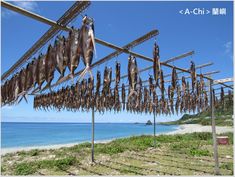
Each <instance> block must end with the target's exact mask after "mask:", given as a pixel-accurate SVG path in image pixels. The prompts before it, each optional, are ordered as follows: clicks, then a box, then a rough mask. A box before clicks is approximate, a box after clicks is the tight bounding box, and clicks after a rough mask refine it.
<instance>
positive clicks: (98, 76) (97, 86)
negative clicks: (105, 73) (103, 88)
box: [96, 71, 101, 96]
mask: <svg viewBox="0 0 235 177" xmlns="http://www.w3.org/2000/svg"><path fill="white" fill-rule="evenodd" d="M100 84H101V74H100V71H97V74H96V96H97V95H98V94H99V93H100Z"/></svg>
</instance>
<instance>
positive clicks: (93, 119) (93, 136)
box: [91, 108, 95, 162]
mask: <svg viewBox="0 0 235 177" xmlns="http://www.w3.org/2000/svg"><path fill="white" fill-rule="evenodd" d="M94 139H95V111H94V108H92V137H91V161H92V162H95V158H94Z"/></svg>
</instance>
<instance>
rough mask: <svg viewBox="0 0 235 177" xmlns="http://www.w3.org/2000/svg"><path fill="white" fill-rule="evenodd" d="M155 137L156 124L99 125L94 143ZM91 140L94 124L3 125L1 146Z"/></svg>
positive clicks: (170, 127) (160, 127) (169, 128)
mask: <svg viewBox="0 0 235 177" xmlns="http://www.w3.org/2000/svg"><path fill="white" fill-rule="evenodd" d="M177 128H178V126H177V125H158V124H157V125H156V133H157V134H159V133H163V132H170V131H174V130H176V129H177ZM143 134H145V135H148V134H153V125H150V126H146V125H145V124H143V123H138V124H134V123H96V124H95V141H97V140H110V139H115V138H121V137H129V136H134V135H143ZM90 140H91V123H8V122H3V123H2V124H1V147H2V148H13V147H14V148H17V147H32V146H43V145H56V144H67V143H81V142H86V141H90Z"/></svg>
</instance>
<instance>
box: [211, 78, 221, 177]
mask: <svg viewBox="0 0 235 177" xmlns="http://www.w3.org/2000/svg"><path fill="white" fill-rule="evenodd" d="M212 85H213V80H210V106H211V126H212V137H213V150H214V160H215V175H220V170H219V158H218V147H217V140H216V128H215V115H214V97H213V88H212Z"/></svg>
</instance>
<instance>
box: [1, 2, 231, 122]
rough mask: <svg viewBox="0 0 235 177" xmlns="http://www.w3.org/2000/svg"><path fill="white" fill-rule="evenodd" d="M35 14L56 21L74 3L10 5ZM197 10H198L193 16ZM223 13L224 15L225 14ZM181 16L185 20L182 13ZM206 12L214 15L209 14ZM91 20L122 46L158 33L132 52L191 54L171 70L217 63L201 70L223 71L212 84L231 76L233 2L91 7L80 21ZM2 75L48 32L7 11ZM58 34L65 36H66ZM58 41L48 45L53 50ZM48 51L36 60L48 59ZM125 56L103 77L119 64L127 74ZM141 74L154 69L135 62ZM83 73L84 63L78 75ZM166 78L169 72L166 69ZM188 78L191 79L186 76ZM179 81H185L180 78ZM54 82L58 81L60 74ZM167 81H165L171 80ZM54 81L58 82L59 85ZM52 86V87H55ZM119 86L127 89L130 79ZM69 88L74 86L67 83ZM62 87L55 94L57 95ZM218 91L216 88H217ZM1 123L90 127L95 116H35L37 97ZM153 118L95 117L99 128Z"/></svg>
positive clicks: (100, 51) (163, 56) (9, 110)
mask: <svg viewBox="0 0 235 177" xmlns="http://www.w3.org/2000/svg"><path fill="white" fill-rule="evenodd" d="M10 3H14V4H15V5H18V6H20V7H22V8H25V9H27V10H29V11H32V12H35V13H37V14H39V15H42V16H44V17H46V18H49V19H51V20H55V21H56V20H57V19H58V18H59V17H60V16H61V15H62V14H63V13H64V12H65V11H66V10H67V9H68V8H69V7H71V6H72V4H73V2H71V1H70V2H36V1H31V2H10ZM213 8H215V9H214V12H216V8H219V9H223V10H224V9H226V14H224V15H222V14H219V15H212V9H213ZM195 9H196V10H195ZM198 9H200V10H204V14H190V15H189V14H185V13H186V12H187V10H189V11H193V10H194V12H198ZM223 10H221V12H224V11H223ZM180 12H181V13H183V14H181V13H180ZM207 12H210V13H208V14H206V13H207ZM85 14H87V15H88V16H90V17H93V18H94V19H95V36H96V37H97V38H100V39H102V40H104V41H107V42H111V43H113V44H115V45H118V46H123V45H125V44H127V43H129V42H131V41H132V40H134V39H136V38H138V37H140V36H142V35H144V34H146V33H147V32H149V31H151V30H153V29H158V30H159V35H158V36H157V37H156V38H153V39H151V40H148V41H146V42H145V43H143V44H141V45H139V46H137V47H135V48H133V49H132V51H134V52H137V53H140V54H142V55H146V56H149V57H152V49H153V43H154V41H155V40H156V41H157V43H158V45H159V47H160V60H161V61H164V60H167V59H169V58H171V57H174V56H177V55H181V54H183V53H186V52H189V51H191V50H194V51H195V54H194V55H193V56H189V57H186V58H184V59H181V60H178V61H176V62H173V63H171V64H172V65H175V66H179V67H183V68H186V69H187V68H189V67H190V61H191V60H193V61H194V62H195V64H196V65H200V64H204V63H208V62H213V63H214V64H213V65H212V66H210V67H207V68H203V69H199V70H197V72H198V73H205V72H210V71H216V70H219V71H220V73H219V74H215V75H213V78H214V79H222V78H227V77H232V76H233V51H232V49H233V4H232V2H92V3H91V5H90V6H89V7H88V9H87V10H86V11H84V12H83V13H82V15H85ZM81 19H82V16H81V15H79V16H78V17H77V18H75V19H74V20H73V21H72V22H71V23H70V24H69V26H75V27H76V28H79V27H80V26H81ZM1 25H2V28H1V32H2V33H1V40H2V43H1V46H2V47H1V54H2V55H1V74H3V73H4V72H5V71H7V70H8V69H9V68H10V67H11V66H12V65H13V64H14V63H15V62H16V61H17V60H18V59H19V58H20V57H21V56H22V55H23V54H24V53H25V52H26V51H27V50H28V49H29V48H30V47H31V46H32V45H33V44H34V43H35V42H36V41H37V40H38V39H39V38H40V37H41V36H42V35H43V34H44V33H45V32H46V31H47V30H48V29H49V28H50V26H48V25H46V24H43V23H41V22H38V21H35V20H33V19H30V18H28V17H25V16H23V15H21V14H18V13H15V12H12V11H9V10H7V9H5V8H2V7H1ZM60 34H63V35H67V34H66V33H65V32H60ZM53 42H54V38H53V39H52V40H51V41H49V43H52V44H53ZM49 43H48V44H47V45H45V46H44V47H43V48H42V49H40V51H39V52H38V53H37V54H35V56H36V57H37V56H38V55H39V53H40V52H43V53H45V51H46V49H47V46H48V45H49ZM96 50H97V55H96V56H95V57H94V58H93V62H95V61H97V60H99V59H100V58H102V57H104V56H106V55H108V54H109V53H111V52H113V50H112V49H109V48H107V47H104V46H101V45H99V44H97V45H96ZM127 58H128V55H127V54H122V55H119V56H117V57H115V58H113V59H112V60H110V61H108V62H106V63H104V64H102V65H100V66H98V67H97V68H95V69H94V70H93V73H94V74H96V71H97V69H98V70H100V71H102V73H103V70H104V67H105V66H111V67H112V68H113V77H114V73H115V72H114V68H115V62H116V61H119V62H120V63H121V74H122V75H124V74H126V73H127ZM137 64H138V67H139V68H144V67H147V66H150V65H151V63H149V62H147V61H143V60H141V59H138V58H137ZM82 68H84V64H83V62H82V61H81V62H80V64H79V67H78V69H77V71H78V70H80V69H82ZM163 71H164V73H165V74H168V73H170V72H171V69H168V68H166V67H164V68H163ZM152 73H153V71H152V70H149V71H146V72H144V73H141V74H140V76H141V78H142V80H146V79H147V78H148V76H149V74H152ZM183 75H185V76H186V75H187V74H183ZM179 76H180V77H181V76H182V74H181V75H179ZM55 77H58V73H57V71H56V73H55ZM169 79H170V77H169V78H167V79H166V80H169ZM55 81H56V79H55ZM55 81H54V82H55ZM121 83H125V84H127V83H128V81H127V80H126V79H123V80H121ZM66 84H71V82H70V81H69V82H67V83H66ZM62 86H65V84H62V85H61V86H59V87H56V88H55V89H59V88H61V87H62ZM216 87H217V86H216ZM1 115H2V117H1V121H5V122H91V112H88V113H82V112H68V111H61V112H56V111H52V110H51V111H48V112H45V111H35V110H34V109H33V97H32V96H28V103H26V102H25V101H24V100H23V101H22V102H21V103H20V104H18V105H12V106H4V107H3V108H1ZM181 116H182V115H172V116H168V117H166V116H162V115H158V116H157V117H156V120H157V122H162V121H170V120H176V119H179V118H180V117H181ZM152 119H153V115H146V114H130V113H127V112H121V113H114V112H105V113H104V114H99V113H95V121H96V122H146V121H147V120H152Z"/></svg>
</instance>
